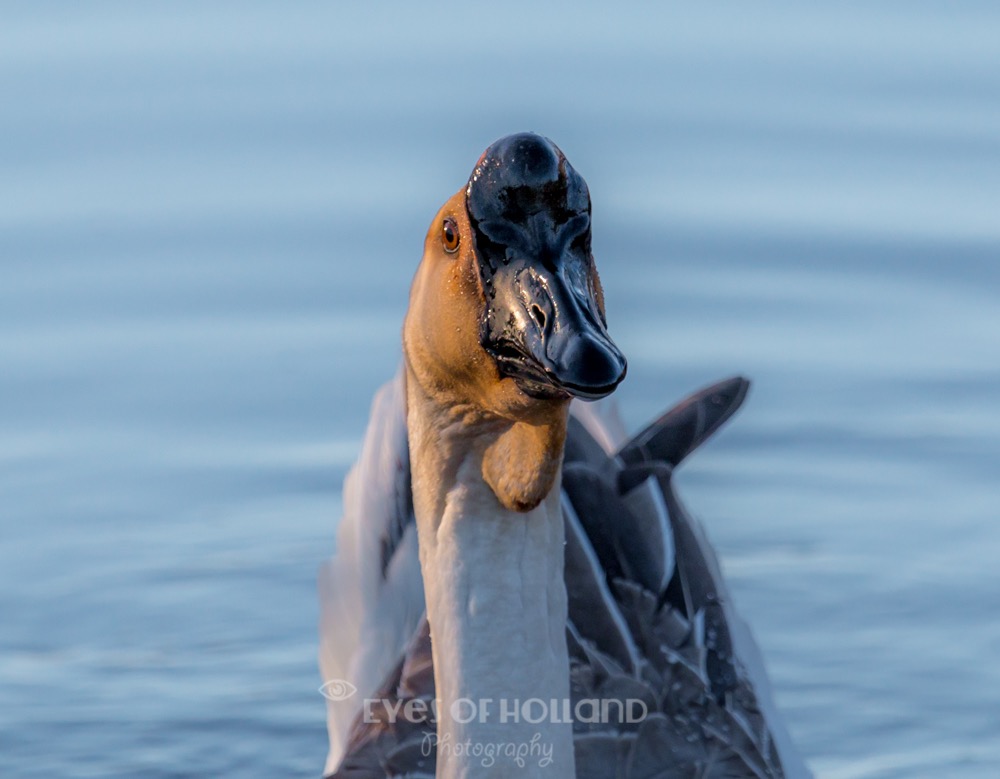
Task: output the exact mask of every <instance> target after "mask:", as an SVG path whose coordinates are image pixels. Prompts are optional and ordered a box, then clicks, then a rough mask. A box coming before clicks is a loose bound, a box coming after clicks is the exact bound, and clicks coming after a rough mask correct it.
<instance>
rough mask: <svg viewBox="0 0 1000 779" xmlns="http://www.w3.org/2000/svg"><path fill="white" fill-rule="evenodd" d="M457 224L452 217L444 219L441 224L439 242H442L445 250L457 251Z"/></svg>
mask: <svg viewBox="0 0 1000 779" xmlns="http://www.w3.org/2000/svg"><path fill="white" fill-rule="evenodd" d="M458 239H459V235H458V225H457V224H455V220H454V219H445V220H444V223H443V224H442V225H441V243H442V244H444V250H445V251H446V252H449V253H451V252H455V251H458Z"/></svg>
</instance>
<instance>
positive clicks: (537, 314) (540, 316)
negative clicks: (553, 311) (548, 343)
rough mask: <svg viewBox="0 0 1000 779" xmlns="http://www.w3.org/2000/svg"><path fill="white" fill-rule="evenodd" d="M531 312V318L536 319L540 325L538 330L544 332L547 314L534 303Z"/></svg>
mask: <svg viewBox="0 0 1000 779" xmlns="http://www.w3.org/2000/svg"><path fill="white" fill-rule="evenodd" d="M529 311H530V313H531V318H532V319H534V320H535V322H536V323H537V324H538V329H539V330H542V331H544V330H545V321H546V320H545V312H544V311H542V308H541V306H539V305H538V304H537V303H532V305H531V308H530V309H529Z"/></svg>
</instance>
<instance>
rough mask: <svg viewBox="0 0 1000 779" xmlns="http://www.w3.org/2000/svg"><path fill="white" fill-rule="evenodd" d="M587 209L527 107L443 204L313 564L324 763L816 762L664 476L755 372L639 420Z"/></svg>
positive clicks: (700, 766)
mask: <svg viewBox="0 0 1000 779" xmlns="http://www.w3.org/2000/svg"><path fill="white" fill-rule="evenodd" d="M590 216H591V201H590V195H589V190H588V188H587V185H586V183H585V181H584V179H583V178H582V177H581V176H580V174H579V173H577V172H576V170H575V169H574V168H573V167H572V166H571V165H570V163H569V162H568V160H567V159H566V157H565V155H564V154H563V153H562V151H560V149H559V148H558V147H557V146H556V145H555V144H553V143H552V142H551V141H550V140H548V139H547V138H544V137H542V136H539V135H535V134H532V133H520V134H516V135H511V136H507V137H504V138H501V139H500V140H498V141H496V142H495V143H494V144H492V145H491V146H490V147H489V148H488V149H487V150H486V151H485V152H484V153H483V155H482V156H481V157H480V159H479V161H478V162H477V163H476V165H475V168H474V170H473V172H472V175H471V177H470V178H469V180H468V182H467V184H466V185H465V186H463V187H462V188H461V189H460V190H459V191H458V192H457V193H456V194H455V195H454V196H452V197H451V198H450V199H449V200H448V201H447V202H446V203H445V204H444V205H443V206H442V207H441V209H440V210H439V211H438V213H437V215H436V216H435V217H434V219H433V220H432V222H431V226H430V228H429V230H428V232H427V236H426V239H425V242H424V252H423V258H422V261H421V262H420V264H419V267H418V269H417V271H416V275H415V277H414V279H413V283H412V287H411V292H410V298H409V308H408V311H407V313H406V316H405V321H404V326H403V364H402V367H401V369H400V371H399V372H398V374H397V375H396V376H395V377H394V378H393V379H392V380H391V381H390V382H388V383H387V384H386V385H385V386H384V387H383V388H382V389H380V390H379V392H378V393H377V395H376V397H375V400H374V402H373V405H372V412H371V420H370V423H369V427H368V430H367V433H366V435H365V439H364V442H363V445H362V450H361V454H360V457H359V460H358V462H357V463H356V465H355V467H354V468H353V469H352V471H351V472H350V474H349V475H348V478H347V479H346V481H345V488H344V515H343V519H342V521H341V523H340V526H339V529H338V535H337V545H336V552H335V555H334V557H333V558H332V559H330V560H329V561H327V562H326V563H324V565H323V566H322V567H321V570H320V575H319V594H320V602H321V615H320V653H319V654H320V670H321V674H322V677H323V679H324V686H323V687H322V688H321V690H322V691H323V692H324V694H325V695H326V697H327V709H328V711H327V724H328V731H329V741H330V751H329V756H328V759H327V762H326V769H325V775H326V776H331V777H337V778H338V779H374V778H375V777H377V778H378V779H383V778H384V777H410V778H412V779H418V778H419V777H434V776H436V777H439V778H440V779H459V778H460V777H465V778H468V777H475V778H477V779H478V778H479V777H486V778H489V779H493V778H494V777H520V776H523V777H539V778H540V777H545V778H546V779H568V778H569V777H588V778H589V777H594V778H595V779H596V778H597V777H602V778H603V777H624V778H626V779H640V778H642V779H653V777H657V778H662V779H667V778H668V777H809V776H811V774H810V773H809V771H808V769H807V767H806V765H805V763H804V762H803V760H802V758H801V757H800V756H799V755H798V753H797V752H796V750H795V748H794V746H793V744H792V742H791V740H790V738H789V735H788V733H787V731H786V729H785V727H784V725H783V724H782V721H781V718H780V717H779V716H778V712H777V710H776V708H775V705H774V703H773V700H772V696H771V691H770V687H769V684H768V678H767V675H766V672H765V669H764V665H763V662H762V660H761V656H760V653H759V651H758V649H757V647H756V644H755V643H754V640H753V638H752V636H751V634H750V632H749V629H748V627H747V626H746V624H745V623H744V622H743V621H742V620H741V619H740V617H739V616H738V614H737V613H736V611H735V610H734V607H733V603H732V600H731V598H730V596H729V592H728V590H727V588H726V585H725V581H724V579H723V577H722V574H721V571H720V567H719V563H718V561H717V558H716V556H715V554H714V552H713V550H712V548H711V546H710V545H709V542H708V540H707V537H706V536H705V534H704V532H703V530H702V528H701V526H700V524H699V523H698V522H697V521H695V520H694V519H693V518H692V516H691V515H690V514H689V513H688V512H687V510H686V509H685V507H684V506H683V504H682V503H681V502H680V500H679V498H678V496H677V494H676V491H675V489H674V484H673V480H672V474H673V471H674V469H676V468H677V467H678V466H679V465H680V464H681V463H682V461H683V460H684V459H685V458H686V457H687V456H688V455H690V454H691V452H693V451H694V450H695V449H696V448H697V447H698V446H699V445H700V444H701V443H702V442H704V441H705V440H706V439H707V438H708V437H709V436H711V435H712V434H713V433H714V432H716V431H717V430H718V429H719V427H720V426H721V425H722V424H723V423H725V422H726V420H727V419H729V417H730V416H732V414H733V413H734V412H735V411H736V410H737V409H738V408H739V406H740V405H741V403H742V402H743V399H744V397H745V396H746V392H747V388H748V386H749V384H748V382H747V381H746V380H745V379H743V378H739V377H736V378H732V379H729V380H726V381H723V382H720V383H718V384H715V385H713V386H711V387H708V388H706V389H704V390H702V391H700V392H697V393H695V394H693V395H691V396H690V397H688V398H687V399H685V400H684V401H682V402H681V403H679V404H678V405H676V406H675V407H673V408H672V409H670V410H669V411H667V412H666V413H665V414H664V415H663V416H661V417H660V418H659V419H657V420H656V421H655V422H653V423H652V424H651V425H649V426H648V427H647V428H645V429H644V430H642V431H640V432H639V433H638V434H636V435H634V436H631V437H629V436H628V435H627V434H626V432H625V429H624V427H623V425H622V423H621V421H620V418H619V417H618V415H617V411H616V410H615V408H614V406H613V405H612V404H611V402H610V398H608V396H609V395H610V394H611V393H612V392H613V390H614V389H615V388H616V387H617V386H618V385H619V384H620V382H621V381H622V380H623V379H624V377H625V374H626V360H625V357H624V356H623V354H622V352H621V351H620V350H619V348H618V347H617V346H616V345H615V343H614V341H613V340H612V338H611V336H610V334H609V332H608V327H607V320H606V316H605V307H604V296H603V291H602V288H601V282H600V279H599V277H598V274H597V268H596V266H595V262H594V258H593V255H592V253H591V231H590Z"/></svg>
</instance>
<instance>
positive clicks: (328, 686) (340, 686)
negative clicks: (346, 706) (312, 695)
mask: <svg viewBox="0 0 1000 779" xmlns="http://www.w3.org/2000/svg"><path fill="white" fill-rule="evenodd" d="M319 691H320V694H321V695H322V696H323V697H324V698H327V699H328V700H331V701H346V700H347V699H348V698H350V697H351V696H352V695H354V693H356V692H357V691H358V688H357V687H355V686H354V685H353V684H351V683H350V682H345V681H344V680H343V679H331V680H330V681H328V682H324V683H323V686H322V687H320V688H319Z"/></svg>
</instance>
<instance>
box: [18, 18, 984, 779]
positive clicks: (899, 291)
mask: <svg viewBox="0 0 1000 779" xmlns="http://www.w3.org/2000/svg"><path fill="white" fill-rule="evenodd" d="M998 36H1000V13H998V11H997V9H996V6H995V5H994V4H991V3H987V2H981V3H956V4H949V5H947V6H945V5H943V4H942V5H940V6H935V5H932V4H926V3H903V2H890V3H880V4H878V5H877V7H876V6H875V5H870V4H854V3H844V4H836V5H832V4H828V5H826V6H819V5H816V6H808V7H807V6H806V5H805V4H792V3H778V4H772V5H769V6H767V7H766V8H765V7H759V6H755V7H752V8H751V7H750V6H748V5H745V4H737V3H732V4H715V3H713V4H711V6H710V7H709V6H708V4H704V5H699V6H697V7H696V6H695V5H693V4H687V5H684V6H681V5H662V6H659V7H658V9H657V10H655V11H653V10H652V9H647V10H640V9H638V8H634V7H621V8H616V9H615V10H611V9H610V8H609V7H605V6H604V5H602V6H593V5H587V4H580V3H576V4H557V5H548V4H546V5H545V6H544V7H542V4H537V5H536V4H532V3H521V2H514V3H505V4H495V5H494V6H493V7H492V8H491V9H490V10H482V9H478V10H477V9H473V8H470V7H469V6H468V5H466V4H451V5H441V6H433V7H432V6H427V5H424V4H405V3H382V4H378V5H376V4H370V6H369V5H364V6H362V5H361V4H346V3H345V4H335V3H328V4H295V5H279V4H264V3H239V4H236V3H233V4H225V3H219V4H212V6H211V7H207V6H204V5H194V4H184V5H180V6H176V5H169V6H168V5H166V4H163V5H151V4H143V5H141V6H140V5H138V4H102V3H88V4H78V5H50V4H48V3H32V4H19V5H15V4H4V5H2V6H0V95H2V96H3V99H2V101H0V140H2V143H0V181H2V184H0V268H2V281H0V775H3V776H5V777H6V776H11V777H42V776H44V777H53V776H60V777H134V776H150V777H174V776H176V777H180V776H224V775H239V776H245V777H274V776H302V777H309V776H317V775H318V774H319V772H320V770H321V768H322V764H323V759H324V756H325V748H326V746H325V739H326V736H325V728H324V707H323V700H322V698H321V697H320V695H319V694H318V693H317V687H318V684H319V677H318V672H317V671H316V668H315V662H314V658H315V653H316V638H315V621H316V611H317V606H316V598H315V592H314V581H315V572H316V568H317V565H318V564H319V562H320V561H321V560H322V559H323V558H324V557H325V556H327V555H328V554H329V553H330V551H331V549H332V543H333V532H334V527H335V525H336V522H337V518H338V516H339V512H340V484H341V480H342V478H343V476H344V474H345V472H346V470H347V468H348V467H349V464H350V462H351V460H352V458H353V457H354V455H355V453H356V451H357V447H358V443H359V440H360V437H361V435H362V432H363V429H364V425H365V421H366V416H367V407H368V403H369V399H370V397H371V394H372V392H373V391H374V389H375V388H376V387H377V386H378V384H380V383H381V382H382V381H383V380H385V379H386V378H387V377H389V376H390V375H391V374H392V372H393V371H394V369H395V365H396V363H397V361H398V359H399V346H398V340H399V327H400V322H401V319H402V315H403V312H404V310H405V305H406V295H407V288H408V284H409V280H410V277H411V275H412V272H413V269H414V268H415V265H416V262H417V260H418V259H419V255H420V252H421V245H422V240H423V234H424V231H425V230H426V227H427V224H428V222H429V220H430V218H431V216H433V214H434V212H435V211H436V209H437V207H438V205H439V204H440V203H441V202H443V201H444V199H445V198H447V197H448V196H449V195H450V194H451V193H452V192H454V191H455V190H456V189H458V187H459V186H461V184H462V183H463V182H464V180H465V179H466V177H467V176H468V174H469V171H470V170H471V168H472V166H473V164H474V162H475V160H476V158H477V156H478V155H479V153H480V152H481V151H482V149H483V148H485V147H486V146H487V145H488V144H489V143H490V142H491V141H492V140H494V139H495V138H496V137H498V136H500V135H503V134H506V133H508V132H512V131H517V130H522V129H534V130H537V131H539V132H542V133H544V134H546V135H548V136H550V137H551V138H552V139H553V140H555V141H556V142H557V143H558V144H559V145H560V146H561V147H562V148H563V150H564V151H565V152H566V154H567V155H568V157H569V158H570V160H571V161H572V162H573V163H574V165H575V166H576V167H577V169H578V170H580V171H581V173H583V175H584V176H585V177H586V178H587V180H588V182H589V184H590V188H591V191H592V195H593V200H594V230H595V235H594V242H595V252H596V254H597V257H598V262H599V266H600V268H601V271H602V277H603V280H604V285H605V288H606V290H607V297H608V308H609V318H610V324H611V330H612V333H613V334H614V335H615V337H616V339H617V341H618V342H619V344H620V345H621V346H622V348H623V349H624V351H625V352H626V353H627V355H628V357H629V360H630V373H629V380H628V381H627V383H626V385H624V386H623V388H622V389H621V391H620V399H621V402H622V404H623V408H624V413H625V416H626V419H627V420H628V422H629V423H630V424H631V425H632V426H638V425H639V424H641V423H642V422H644V421H645V420H647V419H648V418H649V417H651V416H653V415H654V414H656V413H657V412H659V411H660V410H662V409H663V408H664V407H665V406H666V405H667V404H669V403H670V402H671V401H673V400H675V399H677V398H678V397H679V396H681V395H684V394H686V393H687V392H689V391H691V390H694V389H696V388H698V387H699V386H700V385H702V384H704V383H707V382H709V381H713V380H716V379H718V378H722V377H724V376H726V375H730V374H733V373H743V374H745V375H748V376H750V377H751V378H752V379H753V380H754V382H755V386H754V389H753V391H752V394H751V397H750V400H749V402H748V404H747V407H746V409H745V411H744V412H743V413H742V414H741V415H740V416H739V417H738V418H737V419H736V420H735V421H734V422H733V423H732V425H731V426H730V428H729V429H728V430H727V431H726V433H725V434H724V435H721V436H719V438H718V439H717V440H714V441H713V442H712V443H711V444H710V445H709V446H707V447H706V448H705V449H704V451H702V452H700V453H699V454H698V455H697V456H696V457H694V458H692V460H691V462H690V463H689V464H687V465H686V466H685V468H684V470H683V476H682V481H681V484H682V488H683V490H684V494H685V497H686V499H687V502H688V504H689V505H690V506H691V507H692V509H694V510H695V512H696V513H697V514H699V515H700V516H701V517H702V518H703V519H704V520H705V522H706V524H707V526H708V529H709V532H710V535H711V536H712V538H713V539H714V540H715V542H716V544H717V546H718V547H719V550H720V552H721V555H722V557H723V560H724V564H725V568H726V570H727V571H728V573H729V576H730V577H731V581H732V584H733V587H734V590H735V595H736V597H737V599H738V603H739V605H740V606H741V607H742V609H743V611H744V612H745V614H746V615H747V617H748V619H749V620H750V622H751V623H752V624H753V625H754V628H755V631H756V633H757V635H758V638H759V639H760V642H761V644H762V645H763V648H764V652H765V655H766V657H767V659H768V661H769V665H770V669H771V673H772V676H773V679H774V682H775V686H776V689H777V697H778V701H779V704H780V706H781V707H782V708H783V710H784V711H785V713H786V715H787V717H788V722H789V725H790V728H791V730H792V732H793V735H794V736H795V738H796V740H797V742H798V744H799V745H800V747H801V749H802V750H803V752H804V753H805V754H806V755H807V756H808V758H809V760H810V762H811V764H812V766H813V767H814V768H815V769H816V771H817V773H818V774H819V775H820V776H822V777H830V778H831V779H854V778H856V777H857V778H860V777H924V776H932V775H933V776H947V777H959V778H964V777H993V776H996V775H997V774H998V770H1000V769H998V766H1000V662H998V661H1000V620H998V619H997V614H998V610H1000V567H998V566H997V563H996V560H997V558H998V556H1000V521H998V520H1000V517H998V516H997V514H998V512H997V505H998V492H1000V490H998V487H997V480H998V474H1000V216H998V215H1000V46H998V45H997V40H998V39H1000V38H998Z"/></svg>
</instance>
